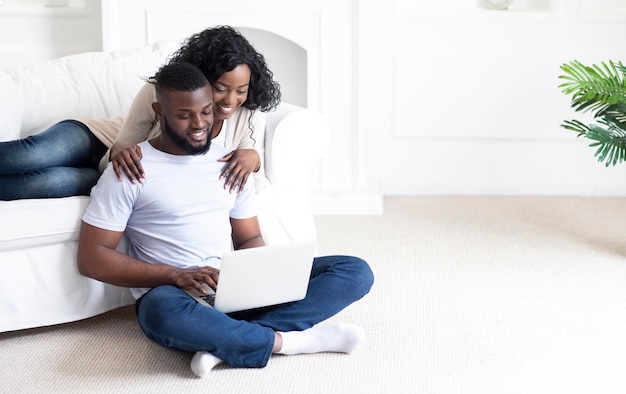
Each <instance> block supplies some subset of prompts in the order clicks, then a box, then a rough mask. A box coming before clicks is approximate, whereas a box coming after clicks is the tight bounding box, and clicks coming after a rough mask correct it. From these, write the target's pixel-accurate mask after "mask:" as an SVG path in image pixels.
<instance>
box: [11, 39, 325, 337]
mask: <svg viewBox="0 0 626 394" xmlns="http://www.w3.org/2000/svg"><path fill="white" fill-rule="evenodd" d="M175 49H176V46H175V45H174V44H155V45H152V46H149V47H146V48H138V49H133V50H124V51H114V52H108V53H105V52H97V53H96V52H94V53H83V54H78V55H72V56H67V57H64V58H60V59H57V60H53V61H49V62H41V63H39V64H34V65H29V66H24V67H12V68H8V69H4V70H0V141H9V140H13V139H17V138H23V137H26V136H28V135H32V134H35V133H38V132H41V131H42V130H45V129H47V128H48V127H49V126H51V125H52V124H54V123H56V122H58V121H60V120H63V119H67V118H74V117H92V118H103V117H111V116H124V115H125V113H126V111H127V110H128V108H129V106H130V103H131V101H132V99H133V97H134V95H135V93H136V92H137V91H138V90H139V88H140V87H141V86H142V84H143V83H144V81H143V79H142V78H144V77H148V76H151V75H153V74H154V72H155V71H156V69H157V68H158V67H159V66H160V65H161V64H163V63H164V62H165V61H166V60H167V57H168V55H170V54H171V53H172V52H173V51H174V50H175ZM328 136H329V129H328V125H327V124H326V122H325V121H324V119H323V118H322V117H321V116H319V115H318V114H316V113H314V112H312V111H309V110H306V109H304V108H300V107H296V106H293V105H289V104H282V105H281V106H280V108H279V109H278V110H277V111H273V112H269V113H268V114H267V129H266V137H265V163H266V175H267V177H268V179H269V180H270V181H271V183H272V186H273V189H274V192H275V201H274V204H265V206H264V207H263V208H262V209H261V210H260V211H259V219H260V221H261V225H262V227H263V229H264V230H263V231H264V235H265V237H266V240H267V241H268V243H279V242H285V241H288V240H291V239H306V238H312V237H314V236H315V227H314V222H313V215H312V212H311V208H310V201H309V192H308V189H309V182H310V180H309V178H310V177H309V174H310V169H311V165H312V163H313V162H314V161H315V160H317V159H318V158H319V157H320V156H321V155H322V154H323V153H324V151H325V150H326V146H327V143H328ZM88 200H89V198H88V197H84V196H77V197H69V198H60V199H33V200H18V201H0V223H2V225H1V226H0V332H4V331H12V330H20V329H26V328H31V327H39V326H46V325H53V324H59V323H65V322H70V321H75V320H80V319H84V318H88V317H91V316H94V315H97V314H100V313H103V312H106V311H108V310H111V309H114V308H118V307H120V306H124V305H128V304H131V303H133V302H134V301H133V299H132V297H131V296H130V291H129V290H128V289H125V288H119V287H115V286H110V285H107V284H104V283H102V282H98V281H95V280H92V279H88V278H85V277H83V276H81V275H80V274H79V273H78V270H77V267H76V256H75V255H76V247H77V240H78V236H79V229H80V224H81V217H82V214H83V211H84V209H85V207H86V205H87V203H88Z"/></svg>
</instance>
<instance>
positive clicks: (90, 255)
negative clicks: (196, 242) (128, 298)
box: [78, 222, 219, 292]
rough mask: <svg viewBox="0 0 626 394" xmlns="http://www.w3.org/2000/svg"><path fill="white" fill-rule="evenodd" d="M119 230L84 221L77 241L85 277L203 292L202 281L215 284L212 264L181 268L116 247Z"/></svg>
mask: <svg viewBox="0 0 626 394" xmlns="http://www.w3.org/2000/svg"><path fill="white" fill-rule="evenodd" d="M121 238H122V232H117V231H109V230H104V229H101V228H98V227H95V226H92V225H90V224H87V223H85V222H83V225H82V229H81V233H80V240H79V243H78V271H79V272H80V273H81V274H82V275H84V276H87V277H90V278H93V279H96V280H99V281H102V282H106V283H110V284H112V285H116V286H123V287H155V286H160V285H174V286H178V287H180V288H192V287H193V288H195V289H197V290H198V291H201V292H203V289H202V286H201V285H202V283H206V284H208V285H209V286H210V287H212V288H215V286H216V283H217V277H218V272H219V271H217V270H216V269H214V268H211V267H201V268H193V269H183V268H177V267H172V266H169V265H165V264H150V263H146V262H143V261H140V260H137V259H134V258H132V257H130V256H128V255H126V254H124V253H120V252H118V251H117V250H115V248H117V245H118V244H119V242H120V239H121Z"/></svg>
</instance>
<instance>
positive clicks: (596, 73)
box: [559, 60, 626, 116]
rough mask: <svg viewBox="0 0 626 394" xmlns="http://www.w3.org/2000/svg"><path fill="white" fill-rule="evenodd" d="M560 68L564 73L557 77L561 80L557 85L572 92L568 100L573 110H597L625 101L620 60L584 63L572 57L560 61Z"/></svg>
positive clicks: (625, 87) (625, 92)
mask: <svg viewBox="0 0 626 394" xmlns="http://www.w3.org/2000/svg"><path fill="white" fill-rule="evenodd" d="M561 70H562V71H563V72H564V73H565V74H564V75H561V76H559V78H561V79H563V80H565V82H563V83H562V84H560V85H559V88H561V89H562V91H563V93H565V94H567V95H572V103H571V104H572V107H573V108H574V109H575V110H576V111H580V112H587V111H591V112H594V113H598V112H602V111H604V110H606V109H607V108H608V107H609V106H611V105H615V104H618V103H626V82H625V81H626V78H625V75H626V73H625V67H624V65H623V64H622V63H621V62H619V63H615V62H613V61H609V63H608V64H607V63H604V62H602V63H601V64H600V65H596V64H594V65H591V66H585V65H584V64H582V63H581V62H579V61H577V60H574V61H572V62H570V63H566V64H563V65H562V66H561ZM594 116H597V115H594Z"/></svg>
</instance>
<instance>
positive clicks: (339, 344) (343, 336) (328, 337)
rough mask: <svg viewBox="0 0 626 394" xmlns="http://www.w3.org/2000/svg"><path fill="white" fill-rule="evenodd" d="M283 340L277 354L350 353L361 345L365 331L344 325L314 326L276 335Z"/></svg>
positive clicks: (350, 325) (357, 327)
mask: <svg viewBox="0 0 626 394" xmlns="http://www.w3.org/2000/svg"><path fill="white" fill-rule="evenodd" d="M278 334H279V335H280V336H281V337H282V338H283V346H282V348H281V349H280V350H279V351H278V353H279V354H286V355H293V354H303V353H321V352H336V353H352V352H353V351H355V350H356V349H358V347H359V346H361V344H362V343H363V340H364V339H365V330H364V329H363V328H362V327H359V326H355V325H352V324H346V323H331V324H325V325H322V326H314V327H311V328H309V329H307V330H304V331H289V332H279V333H278Z"/></svg>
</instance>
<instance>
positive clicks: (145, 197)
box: [78, 63, 374, 377]
mask: <svg viewBox="0 0 626 394" xmlns="http://www.w3.org/2000/svg"><path fill="white" fill-rule="evenodd" d="M155 80H156V92H157V102H155V103H153V108H154V111H155V113H156V115H157V117H158V119H159V121H160V124H161V134H160V135H159V136H157V137H156V138H154V139H153V140H150V141H148V142H144V143H142V144H140V146H141V149H142V152H143V160H142V164H143V167H144V169H146V172H147V173H149V174H151V176H150V177H149V178H147V179H146V181H145V182H144V183H143V184H135V185H133V184H131V183H130V182H129V181H128V180H127V179H124V180H123V182H120V181H119V180H118V178H117V177H116V176H115V174H114V172H113V170H112V168H111V166H109V168H107V169H106V171H105V172H104V173H103V175H102V177H101V178H100V180H99V182H98V184H97V185H96V186H95V187H94V188H93V190H92V193H91V201H90V203H89V206H88V207H87V210H86V212H85V214H84V217H83V226H82V231H81V236H80V242H79V248H78V267H79V270H80V272H81V274H83V275H85V276H88V277H91V278H94V279H97V280H100V281H104V282H107V283H110V284H113V285H117V286H126V287H131V288H132V289H131V290H132V293H133V295H134V297H135V298H136V299H137V302H136V310H137V315H138V320H139V324H140V326H141V328H142V330H143V331H144V333H145V334H146V335H147V336H148V337H149V338H150V339H152V340H153V341H155V342H156V343H158V344H160V345H162V346H166V347H172V348H177V349H182V350H186V351H190V352H195V355H194V357H193V359H192V362H191V369H192V371H193V372H194V373H195V374H196V375H198V376H201V377H202V376H205V375H207V374H208V373H209V371H210V370H211V369H212V368H213V367H214V366H215V365H217V364H219V363H220V362H225V363H227V364H230V365H232V366H237V367H264V366H265V365H266V364H267V362H268V360H269V358H270V356H271V354H272V353H280V354H288V355H291V354H301V353H317V352H344V353H351V352H352V351H354V350H356V349H357V348H358V347H359V345H360V344H361V343H362V341H363V336H364V330H363V329H362V328H361V327H358V326H354V325H350V324H345V323H334V324H324V325H317V323H320V322H322V321H324V320H326V319H328V318H330V317H331V316H334V315H335V314H337V313H338V312H339V311H341V310H342V309H344V308H345V307H347V306H348V305H350V304H351V303H353V302H354V301H356V300H359V299H360V298H362V297H363V296H364V295H365V294H367V293H368V292H369V290H370V288H371V286H372V284H373V280H374V277H373V274H372V271H371V270H370V268H369V266H368V264H367V263H366V262H365V261H363V260H362V259H359V258H357V257H352V256H324V257H316V258H315V259H314V262H313V268H312V272H311V278H310V282H309V287H308V291H307V295H306V297H305V298H304V299H303V300H301V301H297V302H292V303H287V304H281V305H277V306H274V307H268V308H262V309H258V310H252V311H246V312H245V313H240V314H224V313H222V312H219V311H217V310H215V309H213V308H211V307H208V306H204V305H201V304H199V303H197V302H196V301H195V300H194V299H193V298H192V297H191V296H190V295H188V294H187V293H186V292H185V291H184V290H183V289H189V288H195V289H197V290H199V291H203V290H202V286H203V284H206V285H208V286H210V287H212V288H213V289H215V288H216V286H217V284H218V279H219V262H220V256H222V254H223V253H224V252H225V251H227V250H230V249H231V245H232V246H234V248H235V249H243V248H251V247H258V246H263V245H264V241H263V238H262V236H261V231H260V228H259V223H258V220H257V217H256V212H255V202H254V184H253V182H247V184H246V186H245V187H244V188H243V189H242V190H240V193H229V191H228V190H225V189H224V188H223V186H222V184H221V182H220V180H219V175H220V171H221V169H222V165H223V163H220V162H218V159H219V158H221V157H223V156H224V155H225V154H226V153H228V152H225V149H224V148H223V147H221V146H219V145H213V146H211V139H210V138H209V130H211V125H212V123H213V98H212V90H211V86H210V84H209V82H208V81H207V80H206V78H205V77H204V75H203V74H202V72H201V71H200V70H199V69H198V68H196V67H195V66H193V65H191V64H188V63H171V64H169V65H165V66H163V67H162V68H161V69H160V70H159V72H158V73H157V75H156V76H155ZM312 138H314V136H312ZM123 233H126V235H127V236H128V239H129V244H130V246H129V255H125V254H123V253H120V252H118V251H116V247H117V246H118V243H119V241H120V239H121V237H122V234H123Z"/></svg>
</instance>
